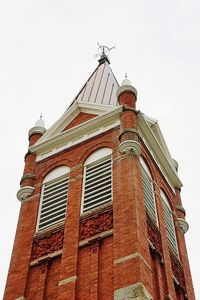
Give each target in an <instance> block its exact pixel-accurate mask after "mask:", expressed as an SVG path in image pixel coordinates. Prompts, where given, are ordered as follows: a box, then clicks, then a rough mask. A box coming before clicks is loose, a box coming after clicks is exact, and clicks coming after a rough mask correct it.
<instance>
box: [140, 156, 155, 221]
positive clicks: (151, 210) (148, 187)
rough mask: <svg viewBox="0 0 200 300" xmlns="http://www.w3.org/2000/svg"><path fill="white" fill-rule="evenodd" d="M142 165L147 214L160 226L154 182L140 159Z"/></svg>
mask: <svg viewBox="0 0 200 300" xmlns="http://www.w3.org/2000/svg"><path fill="white" fill-rule="evenodd" d="M140 163H141V172H142V185H143V193H144V202H145V206H146V210H147V213H148V214H149V215H150V217H151V219H153V221H154V222H155V223H156V224H158V218H157V211H156V203H155V196H154V189H153V182H152V178H151V175H150V172H149V170H148V167H147V166H146V164H145V162H144V161H143V159H140Z"/></svg>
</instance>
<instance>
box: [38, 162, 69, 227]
mask: <svg viewBox="0 0 200 300" xmlns="http://www.w3.org/2000/svg"><path fill="white" fill-rule="evenodd" d="M69 172H70V168H69V167H67V166H60V167H56V168H55V169H53V170H52V171H50V172H49V173H48V174H47V175H46V176H45V178H44V180H43V182H42V191H41V196H40V204H39V210H38V218H37V225H36V232H38V233H39V232H42V231H43V230H47V229H48V228H50V227H52V226H54V225H56V224H58V223H61V222H63V221H64V219H65V218H63V219H62V220H60V221H58V222H55V223H52V224H50V225H47V226H44V227H42V228H41V229H40V220H41V214H42V205H43V196H44V190H45V185H46V184H48V183H53V182H56V181H58V180H60V179H62V178H64V177H66V178H67V179H68V182H67V192H66V210H65V217H66V211H67V198H68V186H69V175H68V174H69Z"/></svg>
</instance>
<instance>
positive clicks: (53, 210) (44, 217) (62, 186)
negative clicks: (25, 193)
mask: <svg viewBox="0 0 200 300" xmlns="http://www.w3.org/2000/svg"><path fill="white" fill-rule="evenodd" d="M67 192H68V177H66V175H65V176H62V177H60V178H59V179H56V180H53V181H50V182H47V183H45V184H44V186H43V193H42V206H41V211H40V220H39V227H38V230H42V229H44V228H46V227H49V226H51V225H54V224H56V223H58V222H61V221H63V220H64V219H65V214H66V203H67Z"/></svg>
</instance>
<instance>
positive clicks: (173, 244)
mask: <svg viewBox="0 0 200 300" xmlns="http://www.w3.org/2000/svg"><path fill="white" fill-rule="evenodd" d="M161 198H162V203H163V212H164V219H165V224H166V228H167V238H168V244H169V247H170V249H171V250H172V251H173V253H174V254H176V255H177V256H178V246H177V241H176V233H175V228H174V220H173V216H172V211H171V208H170V206H169V202H168V199H167V197H166V196H165V194H164V193H163V192H162V191H161Z"/></svg>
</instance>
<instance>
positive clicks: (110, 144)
mask: <svg viewBox="0 0 200 300" xmlns="http://www.w3.org/2000/svg"><path fill="white" fill-rule="evenodd" d="M105 147H107V148H110V149H112V150H113V149H114V148H115V147H116V144H115V143H113V142H110V141H105V142H100V143H97V144H95V145H93V146H91V147H90V148H88V149H86V150H85V152H84V153H83V154H82V155H81V157H80V158H79V160H78V162H77V163H78V164H83V163H84V162H85V160H86V159H87V158H88V157H89V156H90V155H91V154H92V153H93V152H94V151H96V150H98V149H101V148H105Z"/></svg>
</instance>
